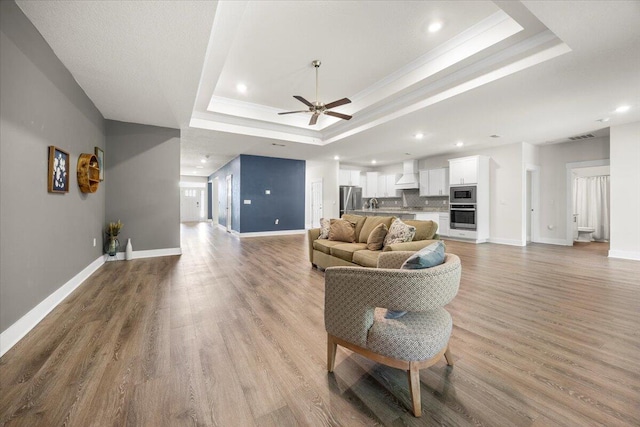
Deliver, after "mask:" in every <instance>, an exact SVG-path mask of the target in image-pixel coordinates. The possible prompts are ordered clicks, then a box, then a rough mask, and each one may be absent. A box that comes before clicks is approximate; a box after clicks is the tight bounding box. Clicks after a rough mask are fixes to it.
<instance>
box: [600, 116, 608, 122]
mask: <svg viewBox="0 0 640 427" xmlns="http://www.w3.org/2000/svg"><path fill="white" fill-rule="evenodd" d="M598 121H599V122H602V123H607V122H608V121H609V117H603V118H601V119H598Z"/></svg>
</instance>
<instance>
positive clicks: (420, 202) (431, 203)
mask: <svg viewBox="0 0 640 427" xmlns="http://www.w3.org/2000/svg"><path fill="white" fill-rule="evenodd" d="M425 202H427V203H425ZM379 206H380V207H383V206H384V207H386V208H399V207H406V208H444V209H445V210H447V209H449V197H448V196H430V197H422V196H420V191H419V190H403V191H402V197H385V198H381V199H379Z"/></svg>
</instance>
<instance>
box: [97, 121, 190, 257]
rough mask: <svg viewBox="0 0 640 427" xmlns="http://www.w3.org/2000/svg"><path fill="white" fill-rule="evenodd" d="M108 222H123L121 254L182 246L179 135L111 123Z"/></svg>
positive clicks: (107, 160) (107, 164)
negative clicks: (128, 244)
mask: <svg viewBox="0 0 640 427" xmlns="http://www.w3.org/2000/svg"><path fill="white" fill-rule="evenodd" d="M106 129H107V144H106V147H107V148H106V150H105V154H104V155H105V181H106V183H107V185H106V221H107V222H109V221H117V220H118V219H119V220H120V221H122V222H123V224H124V227H123V228H122V232H121V234H120V239H119V240H120V250H121V251H124V247H125V244H126V242H127V238H131V244H132V246H133V250H134V251H140V250H151V249H169V248H179V247H180V188H179V182H180V131H179V130H178V129H170V128H163V127H157V126H148V125H140V124H134V123H124V122H117V121H112V120H107V125H106Z"/></svg>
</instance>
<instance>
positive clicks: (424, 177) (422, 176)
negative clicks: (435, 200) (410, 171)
mask: <svg viewBox="0 0 640 427" xmlns="http://www.w3.org/2000/svg"><path fill="white" fill-rule="evenodd" d="M418 177H419V180H420V196H428V195H429V171H428V170H421V171H419V172H418Z"/></svg>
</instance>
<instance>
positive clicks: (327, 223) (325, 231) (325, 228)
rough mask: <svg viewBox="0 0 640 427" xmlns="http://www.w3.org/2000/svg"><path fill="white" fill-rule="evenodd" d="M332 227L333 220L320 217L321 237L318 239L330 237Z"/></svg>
mask: <svg viewBox="0 0 640 427" xmlns="http://www.w3.org/2000/svg"><path fill="white" fill-rule="evenodd" d="M330 227H331V220H330V219H329V218H320V237H318V239H328V238H329V228H330Z"/></svg>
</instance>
